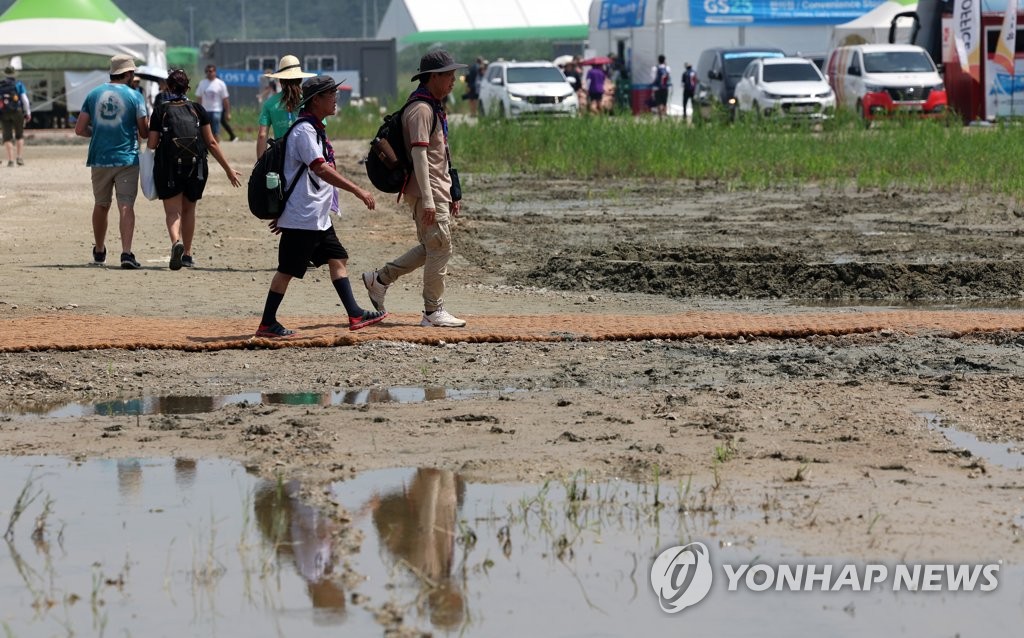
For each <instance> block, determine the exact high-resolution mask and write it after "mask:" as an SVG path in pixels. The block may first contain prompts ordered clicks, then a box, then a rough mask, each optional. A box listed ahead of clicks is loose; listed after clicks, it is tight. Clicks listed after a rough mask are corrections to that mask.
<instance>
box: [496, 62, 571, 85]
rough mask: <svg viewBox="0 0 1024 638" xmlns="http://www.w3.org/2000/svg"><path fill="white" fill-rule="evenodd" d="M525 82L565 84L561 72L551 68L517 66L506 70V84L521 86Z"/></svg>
mask: <svg viewBox="0 0 1024 638" xmlns="http://www.w3.org/2000/svg"><path fill="white" fill-rule="evenodd" d="M525 82H557V83H560V84H564V83H565V78H564V77H563V76H562V74H561V72H559V70H558V69H557V68H555V67H553V66H519V67H510V68H509V70H508V83H509V84H521V83H525Z"/></svg>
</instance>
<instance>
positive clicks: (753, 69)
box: [743, 64, 761, 80]
mask: <svg viewBox="0 0 1024 638" xmlns="http://www.w3.org/2000/svg"><path fill="white" fill-rule="evenodd" d="M759 66H761V65H760V64H751V65H749V66H747V70H746V71H744V73H743V77H747V78H750V79H751V80H754V79H756V78H757V67H759Z"/></svg>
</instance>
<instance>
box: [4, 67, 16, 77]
mask: <svg viewBox="0 0 1024 638" xmlns="http://www.w3.org/2000/svg"><path fill="white" fill-rule="evenodd" d="M4 75H6V76H7V77H9V78H13V77H15V76H16V75H18V69H16V68H14V67H13V66H9V65H8V66H6V67H4Z"/></svg>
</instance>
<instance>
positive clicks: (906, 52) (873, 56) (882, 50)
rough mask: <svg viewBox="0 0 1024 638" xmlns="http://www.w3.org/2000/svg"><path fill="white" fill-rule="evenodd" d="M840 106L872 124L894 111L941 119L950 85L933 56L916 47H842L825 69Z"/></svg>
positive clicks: (860, 45) (836, 51)
mask: <svg viewBox="0 0 1024 638" xmlns="http://www.w3.org/2000/svg"><path fill="white" fill-rule="evenodd" d="M825 73H826V75H827V76H828V81H829V84H831V85H832V90H833V91H835V93H836V102H837V103H838V104H839V105H840V106H845V107H847V108H852V109H856V111H857V113H859V114H860V115H861V117H863V118H864V120H865V121H866V122H868V123H870V122H871V120H873V119H875V118H876V117H880V116H885V115H889V114H892V113H906V112H911V113H917V114H919V115H921V116H922V117H940V116H943V115H945V113H946V110H947V102H946V87H945V85H944V84H943V83H942V78H941V77H940V76H939V72H938V70H937V69H936V68H935V63H934V62H932V58H931V56H929V55H928V52H927V51H925V50H924V49H922V48H921V47H918V46H914V45H912V44H855V45H852V46H845V47H838V48H837V49H835V50H833V51H832V53H831V55H829V58H828V63H827V64H826V65H825Z"/></svg>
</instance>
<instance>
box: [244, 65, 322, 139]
mask: <svg viewBox="0 0 1024 638" xmlns="http://www.w3.org/2000/svg"><path fill="white" fill-rule="evenodd" d="M313 75H315V74H313V73H304V72H303V71H302V67H301V66H299V59H298V58H297V57H295V56H294V55H286V56H283V57H282V58H281V62H280V63H279V64H278V65H277V71H275V72H274V73H268V74H267V77H268V78H271V79H274V80H279V81H280V82H281V92H280V93H275V94H274V95H271V96H270V97H268V98H267V99H266V100H265V101H264V102H263V107H262V108H261V109H260V120H259V124H260V132H259V134H258V135H257V136H256V159H259V158H261V157H263V153H265V152H266V150H267V139H268V138H269V137H270V132H271V129H273V133H274V135H273V137H274V138H275V139H281V138H282V137H284V135H285V133H287V132H288V127H289V126H291V125H292V122H294V121H295V120H296V119H297V118H298V116H299V102H301V101H302V80H303V78H311V77H313Z"/></svg>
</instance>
